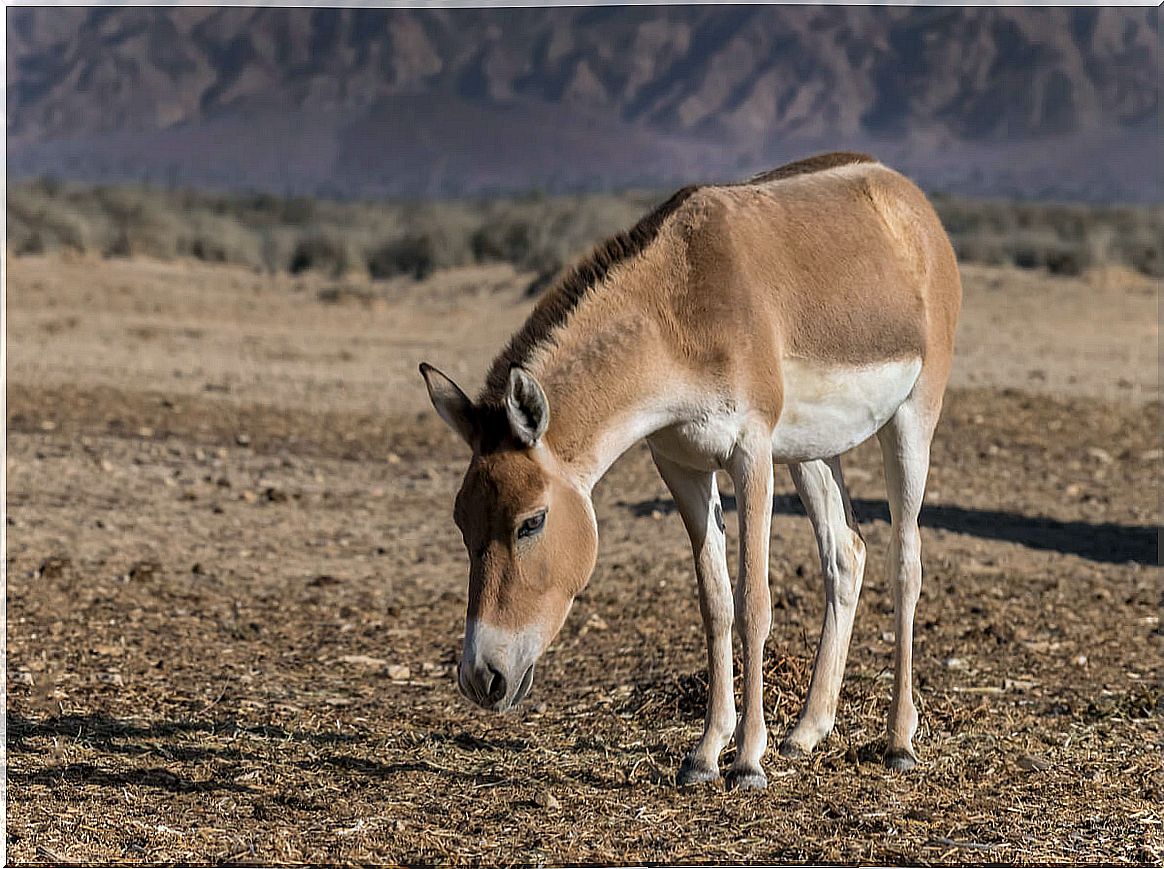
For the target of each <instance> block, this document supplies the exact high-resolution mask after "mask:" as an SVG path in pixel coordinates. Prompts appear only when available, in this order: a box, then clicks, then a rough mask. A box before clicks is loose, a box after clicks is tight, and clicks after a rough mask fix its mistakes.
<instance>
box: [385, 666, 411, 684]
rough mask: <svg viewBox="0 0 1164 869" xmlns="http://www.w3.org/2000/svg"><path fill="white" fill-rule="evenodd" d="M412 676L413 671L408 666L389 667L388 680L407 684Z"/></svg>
mask: <svg viewBox="0 0 1164 869" xmlns="http://www.w3.org/2000/svg"><path fill="white" fill-rule="evenodd" d="M411 676H412V670H410V669H409V668H408V665H407V664H390V665H389V667H388V678H389V679H391V680H392V681H394V682H407V681H408V679H409V678H410V677H411Z"/></svg>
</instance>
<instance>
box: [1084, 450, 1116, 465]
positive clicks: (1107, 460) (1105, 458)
mask: <svg viewBox="0 0 1164 869" xmlns="http://www.w3.org/2000/svg"><path fill="white" fill-rule="evenodd" d="M1087 454H1088V455H1089V456H1091V457H1092V458H1093V459H1095V460H1096V461H1097V462H1099V463H1100V464H1104V465H1110V464H1111V463H1112V461H1114V460H1113V459H1112V457H1111V453H1109V452H1108V451H1107V450H1104V449H1100V448H1099V447H1088V448H1087Z"/></svg>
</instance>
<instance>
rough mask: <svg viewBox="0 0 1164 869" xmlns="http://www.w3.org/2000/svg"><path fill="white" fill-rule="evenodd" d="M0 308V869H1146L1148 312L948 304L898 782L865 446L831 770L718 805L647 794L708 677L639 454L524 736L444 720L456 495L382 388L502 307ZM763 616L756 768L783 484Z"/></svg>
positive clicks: (427, 440)
mask: <svg viewBox="0 0 1164 869" xmlns="http://www.w3.org/2000/svg"><path fill="white" fill-rule="evenodd" d="M8 267H9V272H8V278H9V284H8V290H9V291H8V311H9V328H8V335H9V338H10V344H9V347H8V389H7V421H8V454H7V493H6V494H7V497H6V503H7V526H6V531H7V571H8V572H7V580H8V588H7V607H8V609H7V616H8V647H7V650H8V662H7V663H8V692H7V702H8V709H7V716H8V717H7V727H8V730H7V770H8V788H9V791H8V796H9V802H8V838H7V848H8V858H9V860H10V861H13V862H18V863H50V864H58V863H63V862H70V861H79V862H101V863H111V862H113V863H116V862H154V863H157V862H164V863H173V862H198V863H206V862H211V863H213V862H230V863H252V862H253V863H271V862H294V861H313V862H357V861H359V862H379V863H382V862H406V863H432V862H445V861H449V862H484V863H490V864H494V863H541V862H549V863H579V862H601V863H626V862H635V863H643V862H691V861H708V862H724V861H726V862H732V863H739V862H750V861H762V862H785V861H813V862H821V861H842V862H850V863H856V862H861V863H897V862H914V863H917V862H925V863H942V864H964V863H977V862H982V863H999V862H1002V863H1024V864H1027V863H1029V864H1041V863H1042V864H1045V863H1061V862H1069V863H1077V862H1091V863H1094V862H1111V863H1155V864H1159V863H1160V861H1161V860H1162V859H1164V827H1162V826H1161V825H1162V822H1164V817H1162V813H1161V810H1160V805H1161V804H1162V802H1164V761H1162V759H1161V758H1162V756H1164V755H1162V752H1161V749H1162V748H1164V726H1162V718H1161V714H1162V711H1164V708H1162V702H1161V699H1160V698H1161V678H1162V676H1164V671H1162V668H1161V665H1160V662H1161V659H1162V646H1164V635H1162V633H1161V627H1160V622H1159V616H1160V608H1161V605H1162V603H1164V600H1162V597H1161V585H1160V572H1159V570H1158V568H1157V567H1156V564H1157V558H1158V548H1157V544H1158V535H1157V523H1158V521H1159V513H1158V507H1159V500H1158V497H1159V495H1158V488H1157V485H1158V480H1159V477H1160V471H1161V455H1162V453H1161V449H1160V438H1159V421H1160V405H1159V403H1158V402H1157V401H1156V399H1157V398H1158V395H1159V393H1158V389H1159V382H1158V377H1157V372H1156V352H1157V341H1158V330H1157V326H1156V290H1155V288H1154V287H1152V286H1151V285H1145V284H1142V283H1138V282H1137V281H1136V280H1135V279H1133V278H1132V277H1130V276H1128V275H1123V274H1114V275H1113V274H1108V275H1105V276H1098V277H1097V276H1091V277H1088V278H1086V279H1079V280H1061V279H1054V280H1053V279H1049V278H1046V277H1044V276H1038V275H1033V274H1021V273H1018V272H1014V271H1009V270H998V269H985V268H974V269H969V268H968V269H967V270H966V279H967V293H966V316H965V320H964V323H963V327H962V333H961V346H960V364H959V369H958V374H957V376H956V379H955V383H954V387H953V389H952V390H951V393H950V396H949V399H948V403H947V411H946V413H945V416H944V420H943V423H942V425H941V428H940V429H939V432H938V435H937V440H936V443H935V449H934V467H933V471H932V475H931V480H932V482H931V486H930V491H929V495H928V498H927V505H928V506H927V509H926V512H925V513H924V514H923V523H924V525H925V526H926V527H925V529H924V530H923V539H924V548H925V550H924V551H925V555H924V558H925V572H926V581H925V586H924V589H923V593H922V600H921V605H920V608H919V619H918V637H917V653H916V673H917V684H918V698H919V706H920V708H921V714H922V724H921V731H920V733H919V737H918V740H917V746H918V748H919V750H920V752H921V755H922V763H921V764H920V765H919V766H918V768H917V769H915V770H914V771H912V772H910V773H907V774H901V773H893V772H889V771H887V770H886V769H884V768H883V767H882V766H881V764H880V753H881V750H882V748H883V745H884V735H883V734H884V716H885V712H886V706H887V701H888V693H889V683H888V681H887V677H888V674H889V670H888V668H889V666H890V657H889V650H890V647H891V643H890V641H891V639H892V637H891V634H889V633H888V632H889V631H890V630H891V627H892V621H891V617H890V608H891V604H890V595H889V591H888V588H887V584H886V582H885V580H884V575H883V564H882V562H883V557H882V553H883V552H884V549H885V545H886V542H887V527H888V526H887V524H886V509H885V505H884V501H883V496H884V495H883V488H882V482H881V471H880V468H879V463H878V461H877V455H876V450H875V449H874V448H871V447H870V446H869V445H866V446H864V447H862V448H860V449H858V450H856V451H855V452H854V453H853V455H851V456H850V457H849V458H848V459H847V463H846V467H847V468H848V476H849V478H850V482H851V489H852V491H853V495H854V498H855V499H856V506H857V510H858V514H859V516H860V517H861V518H862V519H863V527H864V530H865V534H866V536H867V538H868V540H869V542H870V551H871V553H872V554H873V555H872V557H871V559H870V564H869V570H868V574H867V578H866V584H865V590H864V593H863V596H862V601H861V604H860V611H859V613H858V620H857V627H856V630H855V632H854V639H853V648H852V654H851V657H850V662H849V666H848V672H847V678H846V682H845V688H844V691H843V695H842V704H841V709H840V713H839V716H838V722H837V728H836V731H835V732H834V734H833V736H832V737H830V739H829V740H828V741H827V742H826V743H825V744H824V745H823V746H822V748H821V750H819V751H818V752H817V753H816V754H815V755H814V756H813V757H812V758H811V760H809V761H803V762H790V761H786V760H783V759H781V758H779V757H778V756H776V755H775V753H774V752H771V751H770V752H769V756H768V758H767V761H766V763H767V768H768V774H769V778H770V781H771V785H770V787H769V789H768V790H767V791H766V792H764V793H761V794H754V793H752V794H735V793H724V792H723V791H722V789H720V788H715V787H707V788H703V789H698V790H696V791H694V792H678V791H676V790H675V789H674V787H673V786H672V782H673V777H674V773H675V770H676V767H677V766H678V763H679V760H680V759H681V757H682V754H683V752H684V751H685V749H686V748H687V747H689V746H690V744H691V743H692V742H693V741H694V739H695V738H696V737H697V735H698V733H699V730H700V725H701V717H702V708H703V696H704V689H705V682H704V671H703V665H704V652H703V645H702V630H701V627H700V623H699V615H698V607H697V606H696V603H695V593H694V581H693V578H692V572H691V568H690V563H689V552H688V548H687V542H686V539H685V536H684V534H683V531H682V528H681V524H680V522H679V520H678V518H677V517H675V516H674V515H673V509H672V505H671V502H670V501H669V499H668V498H667V497H666V494H665V490H664V488H663V485H662V483H661V482H660V481H659V480H658V478H657V476H656V475H655V473H654V471H653V469H652V468H651V465H650V462H649V458H648V456H647V455H646V453H645V450H644V449H642V448H637V449H634V450H632V451H631V452H630V453H629V454H628V455H627V456H626V457H625V458H624V459H623V460H621V461H620V462H619V463H618V464H617V465H616V467H615V468H614V470H613V471H612V472H611V473H610V475H609V476H608V477H607V479H606V480H604V481H603V483H601V484H600V487H599V489H598V492H597V509H598V515H599V522H600V534H601V537H602V544H601V555H600V560H599V564H598V569H597V571H596V573H595V576H594V578H593V580H592V581H591V583H590V585H589V587H588V588H587V590H586V591H585V592H584V593H583V594H582V595H581V597H580V598H579V600H578V601H577V604H576V605H575V607H574V610H573V612H572V614H571V616H570V619H569V621H568V622H567V625H566V627H565V628H564V630H563V632H562V635H561V636H560V637H559V638H558V640H557V641H556V643H555V644H554V646H553V648H552V649H551V651H550V652H549V653H548V654H547V655H546V657H545V658H544V660H543V662H542V664H541V665H540V666H539V668H538V676H537V679H536V681H535V684H534V690H533V693H532V696H531V698H530V699H529V700H528V701H526V703H525V704H523V706H522V707H521V708H520V709H519V710H518V711H516V712H514V713H512V714H508V715H502V716H492V715H487V714H485V713H482V712H479V711H477V710H475V709H473V708H471V707H470V706H469V705H468V704H467V702H465V701H463V700H462V699H461V698H460V697H459V696H458V694H457V692H456V690H455V687H454V681H453V677H452V667H453V665H454V662H455V654H456V645H457V641H458V638H459V636H460V633H461V630H462V619H463V607H464V602H463V593H464V582H465V578H464V573H465V557H464V554H463V551H462V548H461V544H460V541H459V538H458V535H457V533H456V530H455V528H454V527H453V525H452V522H451V521H450V509H451V503H452V496H453V493H454V492H455V490H456V487H457V485H458V483H459V477H460V473H461V472H462V471H463V466H464V462H465V458H466V457H465V455H464V454H463V451H462V449H461V448H460V446H459V444H458V442H456V441H455V440H454V439H453V437H452V436H451V435H450V434H448V433H447V432H446V431H445V430H444V428H443V427H442V426H441V424H440V423H439V421H438V420H437V419H436V418H435V415H434V414H432V413H431V411H428V410H427V406H426V401H425V397H424V392H423V388H422V386H421V383H420V379H419V377H418V376H417V374H416V363H417V362H418V361H420V359H421V358H426V359H428V360H429V361H431V362H433V363H435V364H437V365H439V366H441V367H442V368H444V369H445V370H446V371H447V372H448V373H450V374H451V375H453V376H454V377H457V378H458V379H461V380H463V381H464V382H465V385H466V386H467V387H475V386H476V385H477V384H478V383H479V382H480V378H481V376H482V374H483V371H484V367H485V364H486V362H487V360H488V358H489V356H490V355H491V353H492V352H494V351H495V350H496V349H498V348H499V347H500V345H501V344H502V342H503V341H504V339H505V337H506V336H507V335H508V334H509V332H510V331H511V330H512V329H513V328H514V327H515V326H516V325H517V324H518V323H519V322H520V320H521V318H522V317H523V315H524V313H525V312H526V311H527V310H528V302H525V301H524V300H523V299H522V296H521V288H522V286H523V285H524V279H523V278H522V276H517V275H514V274H512V272H510V271H508V270H507V269H504V268H499V269H494V270H476V271H472V272H468V271H467V272H459V273H452V274H445V275H440V276H438V277H437V278H434V279H433V280H432V281H430V282H428V283H427V284H425V285H412V284H410V283H409V282H406V281H402V282H398V283H390V284H384V285H369V284H366V283H362V282H351V283H339V284H337V283H335V282H326V281H321V280H317V279H303V280H298V279H288V278H267V277H257V276H254V275H251V274H249V273H247V272H244V271H241V270H235V269H229V268H211V267H195V266H191V265H184V264H169V265H166V264H158V263H152V262H137V261H128V262H112V261H111V262H97V261H90V260H74V261H69V260H61V259H56V258H43V259H10V260H9V266H8ZM1035 372H1041V373H1035ZM733 524H734V523H732V522H730V521H729V523H728V527H729V529H731V528H732V525H733ZM771 581H772V588H773V597H774V600H775V606H776V613H775V615H776V617H775V620H774V629H773V633H772V638H771V641H770V654H769V659H768V660H769V678H768V690H769V695H770V703H769V706H768V708H769V717H770V721H771V727H772V734H773V741H778V740H779V738H780V736H781V735H782V734H783V733H784V732H785V730H786V728H787V727H788V726H789V724H790V722H791V721H792V719H793V717H794V716H795V714H796V712H797V711H798V708H799V703H800V702H801V700H802V699H803V696H804V693H805V690H806V687H807V681H808V670H809V666H810V663H811V655H812V646H813V643H814V642H815V636H816V631H817V629H818V625H819V620H820V617H821V611H822V602H821V594H820V583H819V580H818V578H817V567H816V562H815V550H814V544H813V542H812V537H811V533H810V531H809V528H808V523H807V520H806V519H805V518H804V516H803V515H802V513H801V512H800V510H799V508H798V506H797V503H796V499H795V495H794V494H793V490H792V486H791V483H790V482H789V480H788V478H787V476H786V475H782V476H781V477H779V484H778V494H777V499H776V516H775V521H774V528H773V547H772V580H771Z"/></svg>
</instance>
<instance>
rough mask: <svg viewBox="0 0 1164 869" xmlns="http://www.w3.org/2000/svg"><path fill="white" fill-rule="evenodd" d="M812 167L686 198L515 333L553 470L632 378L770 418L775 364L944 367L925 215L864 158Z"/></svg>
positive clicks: (949, 276) (952, 266)
mask: <svg viewBox="0 0 1164 869" xmlns="http://www.w3.org/2000/svg"><path fill="white" fill-rule="evenodd" d="M826 156H827V155H826ZM820 162H821V163H822V164H827V165H828V166H829V168H828V169H824V170H818V171H814V172H807V173H799V174H793V175H787V174H782V173H781V172H780V170H774V172H773V173H769V175H770V176H771V177H774V178H776V179H777V180H774V181H767V182H761V183H758V184H743V185H733V186H727V187H707V188H701V189H698V190H696V191H694V192H692V193H689V194H687V195H686V196H685V197H684V198H683V201H682V202H681V203H680V204H679V206H678V207H676V208H675V209H674V210H673V211H671V213H670V214H669V215H668V216H667V217H666V219H665V221H664V222H663V224H662V226H660V227H659V228H658V229H657V231H656V234H655V236H654V237H653V239H652V240H651V241H650V243H649V244H648V245H647V246H646V247H645V248H644V249H643V250H642V251H640V252H639V253H638V254H637V255H636V256H634V257H631V258H629V259H626V260H623V261H620V262H618V263H616V264H614V265H613V266H612V267H611V269H610V270H609V272H608V274H607V276H606V279H605V282H604V283H603V284H599V285H596V286H594V287H593V288H591V290H590V291H589V292H588V293H586V294H584V295H582V296H581V297H580V298H578V299H577V300H576V302H575V303H574V307H573V308H572V309H571V310H570V312H569V314H568V315H567V316H566V317H565V318H564V319H563V320H562V321H561V322H560V323H559V324H557V325H556V326H554V327H552V328H550V329H548V330H547V331H546V332H544V333H542V334H540V335H538V336H536V337H531V338H529V344H530V348H529V349H528V350H527V355H526V358H525V362H526V363H527V364H528V366H529V368H530V370H531V372H532V373H533V374H534V375H535V376H537V377H538V378H539V380H540V381H541V383H542V386H543V388H544V389H545V390H546V394H547V395H548V396H549V397H550V402H551V407H552V409H553V414H554V415H553V421H551V424H550V431H549V432H548V433H547V442H548V443H549V444H550V445H551V447H552V448H553V449H554V451H555V453H556V454H557V455H558V456H559V458H560V459H561V460H562V461H563V462H566V463H571V462H575V461H585V460H586V457H587V456H588V455H589V454H590V452H591V450H592V448H593V439H594V437H595V436H596V434H597V433H599V432H601V431H602V430H603V428H604V426H605V425H606V424H607V423H608V422H609V421H610V420H611V418H612V417H613V416H616V415H617V413H618V412H619V410H620V409H621V408H627V407H632V406H634V404H635V402H636V401H637V396H638V393H639V392H640V391H641V390H642V389H643V388H651V387H649V386H647V384H658V383H660V382H674V381H675V380H676V378H681V379H683V380H684V381H685V382H691V383H700V384H711V385H713V386H715V387H717V388H719V389H721V390H722V391H723V392H724V393H725V394H731V395H734V396H737V397H741V396H742V397H746V398H747V399H748V400H749V402H750V403H751V404H752V406H754V407H756V408H759V409H760V410H761V411H762V412H763V413H765V414H766V415H767V416H768V418H769V419H770V421H772V422H773V423H774V422H775V421H776V419H777V418H778V417H779V412H780V407H781V376H780V363H781V360H782V359H783V358H787V357H800V358H804V359H809V360H817V361H827V362H837V363H851V364H862V363H872V362H878V361H883V360H888V359H894V358H903V357H909V356H921V357H922V359H923V361H924V365H925V367H926V368H933V369H935V372H937V371H943V372H944V371H947V370H948V367H949V360H950V356H951V354H952V349H953V333H954V326H955V322H956V319H957V313H958V310H959V307H960V299H961V284H960V281H959V276H958V271H957V265H956V262H955V259H954V254H953V251H952V249H951V248H950V245H949V241H948V240H947V238H946V235H945V232H944V231H943V229H942V227H941V224H940V222H939V221H938V218H937V215H936V214H935V213H934V211H933V209H932V207H931V206H930V205H929V203H928V202H927V201H926V199H925V196H924V195H923V194H922V193H921V191H920V190H918V189H917V188H916V187H915V186H914V185H913V184H912V183H911V182H910V181H908V180H906V179H905V178H903V177H902V176H901V175H898V174H897V173H896V172H893V171H892V170H890V169H887V168H885V167H884V166H882V165H881V164H879V163H873V162H864V161H861V162H841V163H837V162H835V161H833V160H830V159H825V158H820ZM805 164H806V165H814V163H813V161H805ZM794 165H795V164H794ZM761 177H764V176H761ZM506 361H507V362H509V361H511V360H509V359H508V357H507V359H506ZM938 379H939V380H940V381H941V382H942V383H944V380H945V377H944V376H941V377H939V378H938ZM582 383H585V384H587V386H586V388H582V387H581V384H582Z"/></svg>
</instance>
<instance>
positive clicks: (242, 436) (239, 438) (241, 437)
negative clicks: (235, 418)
mask: <svg viewBox="0 0 1164 869" xmlns="http://www.w3.org/2000/svg"><path fill="white" fill-rule="evenodd" d="M234 442H235V443H236V444H238V445H239V446H240V447H245V446H248V445H249V444H250V442H251V436H250V435H249V434H247V433H246V432H239V433H238V434H236V435H235V436H234Z"/></svg>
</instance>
